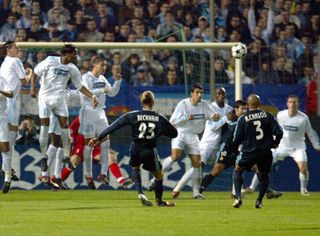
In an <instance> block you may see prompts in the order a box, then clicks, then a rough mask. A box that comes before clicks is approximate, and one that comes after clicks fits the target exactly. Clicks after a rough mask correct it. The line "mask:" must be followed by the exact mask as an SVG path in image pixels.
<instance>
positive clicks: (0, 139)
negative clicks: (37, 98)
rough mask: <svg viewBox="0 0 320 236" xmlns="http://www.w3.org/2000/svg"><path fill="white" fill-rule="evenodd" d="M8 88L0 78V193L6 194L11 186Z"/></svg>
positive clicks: (10, 93) (9, 92)
mask: <svg viewBox="0 0 320 236" xmlns="http://www.w3.org/2000/svg"><path fill="white" fill-rule="evenodd" d="M11 89H12V88H10V86H8V84H7V83H6V81H5V80H4V79H3V78H0V152H1V155H2V163H3V170H4V177H5V179H4V184H3V186H2V192H3V193H7V192H8V191H9V189H10V184H11V169H12V167H11V163H12V162H11V152H12V151H11V148H10V145H9V129H8V117H7V112H6V109H7V98H9V97H13V92H12V90H11Z"/></svg>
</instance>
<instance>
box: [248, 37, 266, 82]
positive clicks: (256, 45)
mask: <svg viewBox="0 0 320 236" xmlns="http://www.w3.org/2000/svg"><path fill="white" fill-rule="evenodd" d="M249 48H250V49H249V52H248V55H247V56H246V58H245V61H244V70H245V72H246V74H247V75H248V76H249V77H252V76H255V75H257V74H258V73H259V70H260V68H261V64H262V61H261V60H262V58H263V56H265V55H264V52H263V50H262V40H261V39H258V38H256V39H255V40H254V41H253V42H252V43H251V44H250V45H249Z"/></svg>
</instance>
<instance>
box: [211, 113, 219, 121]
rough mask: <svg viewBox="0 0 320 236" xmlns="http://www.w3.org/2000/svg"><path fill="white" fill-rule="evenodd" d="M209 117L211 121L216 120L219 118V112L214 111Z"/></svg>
mask: <svg viewBox="0 0 320 236" xmlns="http://www.w3.org/2000/svg"><path fill="white" fill-rule="evenodd" d="M211 119H212V120H213V121H218V120H220V114H218V113H214V114H213V115H212V116H211Z"/></svg>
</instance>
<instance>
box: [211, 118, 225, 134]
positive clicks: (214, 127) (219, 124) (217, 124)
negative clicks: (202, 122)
mask: <svg viewBox="0 0 320 236" xmlns="http://www.w3.org/2000/svg"><path fill="white" fill-rule="evenodd" d="M227 121H228V118H227V117H226V116H223V117H222V118H221V119H220V120H218V121H213V120H209V121H207V125H208V127H209V128H210V130H212V131H216V130H218V129H220V128H221V127H222V126H223V125H224V124H226V123H227Z"/></svg>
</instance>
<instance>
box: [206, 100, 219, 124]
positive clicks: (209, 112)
mask: <svg viewBox="0 0 320 236" xmlns="http://www.w3.org/2000/svg"><path fill="white" fill-rule="evenodd" d="M205 104H206V105H205V106H206V109H205V118H206V119H207V120H211V116H212V115H213V114H214V113H217V112H216V111H215V110H214V108H213V107H212V105H210V104H209V103H208V102H207V101H205Z"/></svg>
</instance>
